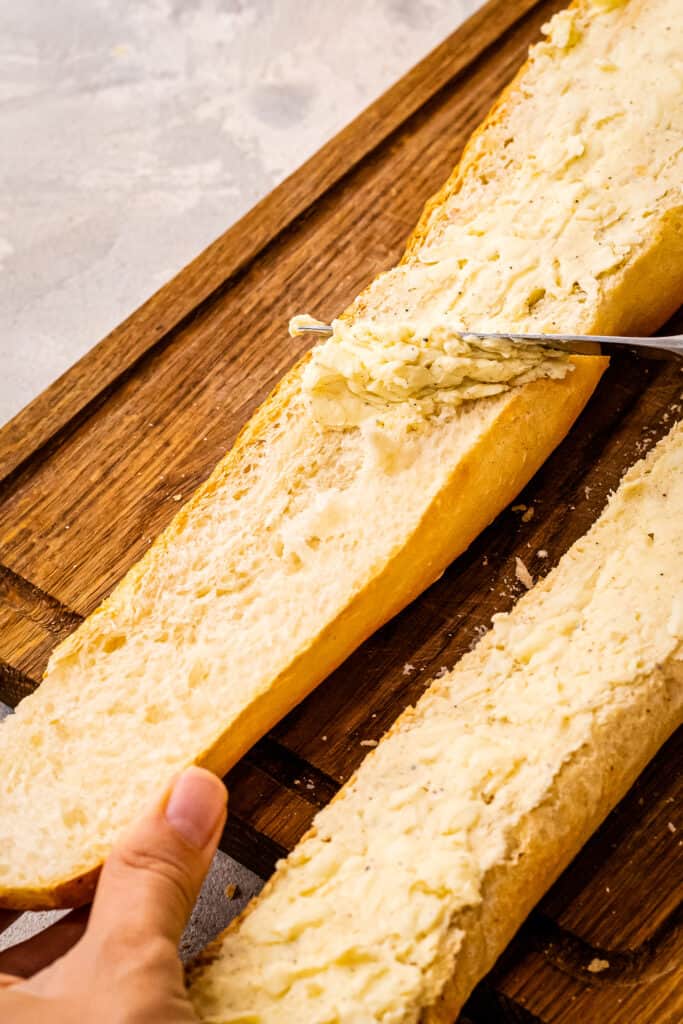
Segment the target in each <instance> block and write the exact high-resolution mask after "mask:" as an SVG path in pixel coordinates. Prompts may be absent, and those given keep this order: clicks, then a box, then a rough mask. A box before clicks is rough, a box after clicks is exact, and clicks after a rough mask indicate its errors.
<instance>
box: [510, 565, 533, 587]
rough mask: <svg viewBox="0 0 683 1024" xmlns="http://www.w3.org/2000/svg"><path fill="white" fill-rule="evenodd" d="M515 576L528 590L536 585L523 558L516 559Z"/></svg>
mask: <svg viewBox="0 0 683 1024" xmlns="http://www.w3.org/2000/svg"><path fill="white" fill-rule="evenodd" d="M515 576H516V577H517V579H518V580H519V582H520V583H521V584H522V586H524V587H526V589H527V590H531V588H532V587H533V585H534V578H533V576H532V575H531V573H530V572H529V570H528V569H527V567H526V566H525V564H524V562H523V561H522V559H521V558H519V557H517V558H515Z"/></svg>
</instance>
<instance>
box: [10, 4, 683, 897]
mask: <svg viewBox="0 0 683 1024" xmlns="http://www.w3.org/2000/svg"><path fill="white" fill-rule="evenodd" d="M665 25H668V26H670V27H671V29H672V30H671V31H670V32H668V33H667V32H665V31H663V29H664V27H665ZM680 28H681V17H680V10H679V6H678V2H677V0H651V2H648V3H646V2H645V0H630V2H629V3H628V4H626V5H624V4H616V5H615V4H614V3H608V2H606V0H603V2H598V0H581V2H579V3H578V4H577V5H575V7H574V8H573V9H572V10H571V11H570V12H569V13H567V12H565V13H564V14H562V15H560V16H559V17H558V18H556V19H554V21H553V22H552V27H551V28H550V29H549V30H548V31H549V35H548V39H547V40H546V41H545V42H544V43H542V44H540V45H539V46H538V47H537V48H536V49H535V50H534V51H533V52H532V55H531V58H530V61H529V63H528V64H527V65H526V66H525V68H524V69H523V70H522V71H521V72H520V74H519V75H518V77H517V78H516V80H515V81H514V82H513V84H512V86H511V87H510V88H509V90H508V91H507V92H506V93H505V94H504V95H503V97H502V98H501V100H500V101H499V103H498V104H497V105H496V107H495V108H494V110H493V111H492V113H491V115H490V116H489V118H488V119H487V121H486V122H485V123H484V125H483V126H482V128H481V129H480V130H479V131H478V133H477V134H476V135H475V136H474V138H473V140H472V142H471V143H470V145H469V146H468V148H467V150H466V152H465V154H464V156H463V159H462V161H461V163H460V165H459V166H458V168H457V170H456V172H455V174H454V176H453V177H452V179H451V180H450V181H449V183H448V184H447V185H446V186H445V188H444V190H443V191H442V192H441V193H440V194H439V195H438V196H437V197H436V198H435V199H434V200H432V201H431V203H430V204H429V205H428V207H427V209H426V211H425V214H424V216H423V218H422V220H421V222H420V224H419V226H418V229H417V231H416V233H415V234H414V236H413V238H412V239H411V241H410V242H409V244H408V249H407V252H406V255H405V257H404V259H403V261H402V263H401V264H400V265H399V267H398V268H395V269H394V270H393V271H389V272H388V273H387V274H385V275H382V276H381V277H380V278H379V279H378V280H377V281H376V282H375V283H374V284H373V285H371V286H370V288H369V289H368V290H367V292H365V293H363V295H361V296H360V297H359V299H358V300H357V301H356V302H355V303H354V304H353V305H352V306H351V307H350V308H349V310H348V311H347V312H346V313H345V314H344V315H343V316H342V318H341V319H342V321H344V322H347V323H353V322H355V320H357V319H358V318H361V317H362V318H366V319H367V318H372V317H376V318H379V319H387V318H391V316H392V315H393V316H394V318H396V317H399V316H404V315H406V310H407V311H408V313H410V312H411V311H413V312H414V313H415V314H416V315H419V317H420V318H423V317H424V316H426V315H428V314H429V313H430V311H431V312H440V311H441V309H442V307H443V306H444V305H446V306H447V307H448V312H449V315H450V316H451V318H452V319H454V320H458V321H460V322H462V323H463V324H467V325H470V326H474V325H476V324H481V325H486V326H490V325H497V326H500V327H508V328H511V327H520V328H531V327H533V326H537V327H540V328H542V327H547V326H549V325H553V324H555V323H557V324H558V325H561V326H562V327H563V328H564V329H567V330H570V329H575V330H595V331H601V332H606V333H608V332H610V331H618V332H628V331H638V332H643V333H646V332H648V331H651V330H653V329H654V328H656V327H657V326H658V325H659V324H660V323H662V322H663V321H664V320H665V319H666V317H667V316H668V315H669V314H670V313H671V312H672V311H673V310H674V309H675V308H676V306H677V305H678V303H679V301H680V294H681V285H682V284H683V259H682V256H683V230H682V220H683V213H682V204H681V197H680V170H681V150H680V136H681V131H680V129H681V124H680V119H681V110H680V104H678V103H676V102H672V96H673V95H674V85H675V83H678V84H679V85H680V67H681V65H680V56H679V54H680V52H681V47H680V45H679V43H680ZM600 62H602V64H601V63H600ZM603 65H604V67H603ZM633 67H636V68H637V69H638V72H637V76H636V75H635V74H634V72H633ZM596 68H598V69H599V74H598V71H596ZM677 96H678V94H677V93H676V95H675V97H674V99H676V98H677ZM577 132H578V133H579V134H580V137H581V143H580V144H579V142H576V141H572V140H573V139H574V136H575V135H576V134H577ZM579 150H580V151H579ZM615 150H616V151H618V160H615V159H614V158H613V155H614V152H615ZM539 153H541V154H542V158H539ZM546 210H547V211H550V212H549V213H548V215H547V216H545V214H544V211H546ZM453 232H454V234H453ZM535 282H536V283H535ZM541 291H542V295H541ZM604 365H605V363H604V360H602V359H586V358H584V359H576V360H574V361H573V363H572V366H573V370H572V372H569V373H567V374H566V375H565V376H564V377H563V378H562V379H559V380H554V379H553V380H551V379H540V380H536V381H533V382H531V383H529V384H524V385H523V386H518V387H513V388H510V389H509V390H507V391H504V392H503V393H501V394H500V395H497V396H494V397H491V398H487V399H481V400H477V401H473V402H466V403H463V404H461V405H459V406H457V407H448V406H444V407H440V406H438V407H437V408H436V409H434V410H433V411H432V412H431V413H430V414H429V415H425V416H423V417H421V418H420V419H418V420H417V421H415V420H410V421H406V422H404V421H403V420H402V418H401V416H400V414H399V415H397V416H395V415H386V416H385V415H384V413H382V414H381V415H378V416H377V417H375V418H371V419H370V420H368V421H365V422H364V423H363V424H362V425H360V426H353V425H346V426H344V425H342V426H341V427H339V428H335V429H326V428H325V427H324V426H321V425H320V422H319V420H318V419H317V418H316V416H315V410H314V408H313V406H312V404H311V401H310V395H308V393H307V391H306V389H305V388H303V387H302V374H303V373H304V371H305V366H306V361H304V363H303V364H300V365H299V366H297V367H295V368H294V370H292V371H291V373H290V374H288V375H287V377H286V378H285V379H284V380H283V381H282V383H281V384H280V386H279V387H278V388H277V389H276V390H275V392H274V393H273V394H272V395H271V397H270V398H269V399H268V400H267V401H266V403H265V404H264V406H263V407H262V408H261V409H260V410H259V411H258V412H257V414H256V415H255V416H254V417H253V419H252V420H251V421H250V423H249V424H248V425H247V426H246V428H245V429H244V431H243V433H242V434H241V435H240V437H239V438H238V440H237V442H236V444H235V446H234V448H233V449H232V451H231V452H230V453H229V454H228V455H227V456H226V457H225V459H224V460H223V461H222V462H221V463H220V464H219V466H218V467H217V469H216V470H215V472H214V473H213V475H212V476H211V477H210V479H209V480H208V481H207V483H206V484H205V485H204V486H203V487H202V488H200V490H199V491H198V492H197V494H196V495H195V496H194V497H193V498H192V500H191V501H190V502H189V503H188V505H187V506H185V507H184V508H183V509H182V510H181V511H180V513H179V515H178V516H177V517H176V518H175V520H174V521H173V522H172V523H171V525H170V526H169V528H168V529H167V530H166V531H165V532H164V534H162V536H161V537H160V538H159V539H158V541H157V542H156V543H155V544H154V545H153V546H152V548H151V549H150V551H149V552H148V553H147V555H146V556H145V557H144V558H143V559H142V560H141V562H140V563H139V564H138V565H136V566H134V567H133V569H132V570H131V571H130V572H129V573H128V575H127V576H126V577H125V578H124V580H123V581H122V582H121V583H120V584H119V586H118V587H117V588H116V589H115V590H114V591H113V593H112V594H111V596H110V597H109V598H108V599H107V600H106V601H105V602H104V603H103V604H102V606H101V607H100V608H99V609H97V610H96V611H95V612H94V613H93V614H92V615H91V616H90V617H89V618H88V619H87V620H86V621H85V622H84V623H83V624H82V625H81V626H80V627H79V629H78V630H76V632H75V633H74V634H73V635H72V636H71V637H70V638H69V639H67V640H66V641H65V642H64V643H63V644H61V645H60V646H59V647H58V648H57V649H56V651H55V652H54V654H53V656H52V658H51V660H50V663H49V665H48V668H47V671H46V674H45V678H44V680H43V683H42V685H41V687H40V688H39V690H38V691H37V692H36V694H34V695H33V696H31V697H29V698H27V699H26V700H25V701H23V702H22V703H21V704H20V706H19V708H18V710H17V713H16V715H14V716H10V717H9V718H8V719H6V720H5V721H4V723H3V724H2V726H0V906H9V907H16V908H32V907H33V908H38V907H49V906H71V905H76V904H78V903H82V902H84V901H85V900H87V899H88V898H89V896H90V894H91V892H92V888H93V885H94V881H95V878H96V875H97V871H98V869H99V866H100V864H101V862H102V860H103V859H104V857H106V855H107V852H108V851H109V849H110V847H111V844H112V842H113V841H114V840H115V838H116V837H117V835H118V834H119V833H120V831H121V829H122V828H123V827H124V826H125V825H126V824H127V823H128V822H129V821H130V820H131V819H132V818H133V817H134V816H135V814H136V813H137V811H138V809H139V807H140V806H141V804H142V803H143V802H144V801H145V800H146V799H148V798H149V797H150V796H151V794H152V793H154V792H157V791H158V789H159V787H160V786H161V785H162V784H163V783H164V781H165V780H166V779H167V778H168V777H169V776H170V775H172V774H173V773H174V772H176V771H178V770H179V769H181V768H182V767H184V766H185V765H188V764H190V763H193V762H196V763H200V764H204V765H206V766H208V767H210V768H212V769H213V770H215V771H216V772H220V773H223V772H225V771H226V770H227V769H228V768H229V767H230V766H231V765H232V764H233V763H234V762H235V761H236V760H237V759H238V758H239V757H240V756H241V755H242V754H243V753H244V751H245V750H246V749H247V748H248V747H249V746H250V745H251V744H252V743H253V742H254V741H255V739H256V738H257V737H258V736H260V735H261V734H262V733H263V732H265V731H266V730H267V729H268V728H269V727H270V726H271V725H273V723H274V722H275V721H277V720H278V719H279V718H280V717H281V716H282V715H283V714H285V713H286V712H287V711H288V710H289V709H290V708H291V707H292V706H294V705H295V704H296V703H297V702H298V701H299V700H301V699H302V698H303V697H304V696H305V695H306V694H307V693H309V692H310V690H311V689H312V688H313V687H314V686H315V685H316V684H317V683H318V682H319V681H320V680H321V679H322V678H324V676H325V675H327V674H328V673H329V672H330V671H331V670H332V669H333V668H334V667H335V666H336V665H338V664H339V663H340V662H341V661H342V660H343V659H344V658H345V657H346V656H347V655H348V654H349V653H350V652H351V651H352V650H353V649H354V648H355V647H356V646H357V645H358V644H359V643H361V642H362V641H363V640H364V639H365V638H366V637H367V636H368V635H369V634H370V633H372V632H373V631H374V630H375V629H376V628H377V627H379V626H380V625H381V624H382V623H383V622H384V621H386V620H387V619H388V618H389V617H391V616H392V615H393V614H395V613H396V612H397V611H398V610H399V609H400V608H401V607H403V606H404V605H405V604H406V603H407V602H409V601H410V600H411V599H412V598H413V597H415V596H416V595H417V594H419V593H420V592H421V591H422V590H423V589H424V588H425V587H427V586H428V585H429V584H430V583H431V582H432V581H433V580H435V579H436V578H437V577H438V576H439V575H440V574H441V573H442V571H443V570H444V568H445V567H446V566H447V565H448V563H449V562H450V561H451V560H452V559H453V558H454V557H455V556H456V555H458V554H459V553H460V552H461V551H463V550H464V548H466V547H467V545H468V544H469V543H470V542H471V541H472V539H473V538H474V537H475V536H476V535H477V534H478V533H479V532H480V531H481V529H482V528H483V527H484V526H486V525H487V524H488V523H489V522H490V521H491V520H492V519H493V518H494V517H495V515H496V514H497V513H498V512H499V511H500V510H501V509H502V508H503V507H504V506H505V504H506V503H507V502H509V501H510V500H511V499H512V498H513V497H514V496H515V494H516V493H517V492H518V491H519V490H520V488H521V487H522V486H523V485H524V484H525V483H526V481H527V480H528V479H529V478H530V477H531V475H532V474H533V473H534V471H535V470H536V469H537V468H538V466H539V465H540V464H541V463H542V462H543V460H544V459H545V458H546V457H547V456H548V454H549V453H550V452H551V451H552V449H553V448H554V447H555V446H556V445H557V444H558V442H559V441H560V440H561V439H562V437H563V436H564V435H565V433H566V432H567V430H568V429H569V428H570V426H571V424H572V423H573V421H574V419H575V418H576V416H577V415H578V413H579V412H580V410H581V408H582V407H583V406H584V404H585V402H586V401H587V400H588V398H589V396H590V394H591V392H592V391H593V389H594V387H595V385H596V384H597V381H598V379H599V377H600V375H601V373H602V371H603V369H604Z"/></svg>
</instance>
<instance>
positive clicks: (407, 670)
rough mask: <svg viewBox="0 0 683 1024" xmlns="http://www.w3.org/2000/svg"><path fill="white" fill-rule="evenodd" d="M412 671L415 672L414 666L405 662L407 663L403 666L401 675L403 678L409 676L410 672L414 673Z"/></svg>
mask: <svg viewBox="0 0 683 1024" xmlns="http://www.w3.org/2000/svg"><path fill="white" fill-rule="evenodd" d="M414 671H415V666H414V665H411V664H410V662H409V661H407V662H406V663H405V665H404V666H403V675H404V676H409V675H410V673H411V672H414Z"/></svg>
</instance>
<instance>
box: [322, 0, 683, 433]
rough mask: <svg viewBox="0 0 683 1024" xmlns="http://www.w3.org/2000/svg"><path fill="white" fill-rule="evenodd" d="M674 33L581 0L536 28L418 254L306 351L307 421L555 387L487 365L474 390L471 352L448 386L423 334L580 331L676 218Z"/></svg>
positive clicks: (642, 16)
mask: <svg viewBox="0 0 683 1024" xmlns="http://www.w3.org/2000/svg"><path fill="white" fill-rule="evenodd" d="M681 22H682V19H681V5H680V0H657V2H655V3H648V2H646V0H590V2H588V0H587V2H586V3H584V4H582V5H578V6H576V7H572V8H570V9H569V10H566V11H562V12H560V13H559V14H558V15H556V16H555V17H554V18H553V19H552V20H551V21H550V22H549V23H548V25H546V26H545V28H544V32H545V35H546V39H545V40H544V41H543V42H542V43H539V44H538V45H537V46H536V47H534V48H533V49H532V52H531V58H530V59H531V63H530V66H529V68H528V69H527V71H526V72H525V75H524V78H523V80H522V84H521V85H520V87H519V88H521V89H522V90H523V91H524V101H523V102H522V103H518V102H516V101H515V99H514V93H513V98H512V99H511V100H509V101H507V102H506V103H504V104H503V107H502V109H501V112H500V113H499V115H498V117H497V118H496V120H495V121H494V123H493V124H491V125H490V126H489V127H488V129H487V130H486V132H484V133H483V134H480V135H477V136H475V137H474V139H473V141H472V142H471V144H470V147H469V150H468V156H467V158H466V161H467V163H466V170H465V172H464V173H463V175H462V177H461V178H460V180H459V181H458V183H457V185H456V186H454V187H453V188H452V190H451V193H450V195H449V196H448V198H446V200H445V202H444V204H442V205H439V206H437V208H436V210H435V212H434V213H433V214H432V215H431V217H429V218H428V220H427V222H426V226H425V230H424V235H423V238H422V240H421V242H420V244H419V245H418V246H417V247H415V248H413V249H412V250H411V251H410V253H409V255H408V257H407V258H406V259H405V260H404V261H403V262H402V263H400V264H399V265H398V266H396V267H394V268H393V269H391V270H389V271H387V272H386V273H385V274H383V275H381V276H380V277H379V278H378V279H377V280H376V281H375V282H373V284H372V285H371V286H370V287H369V289H367V290H366V292H365V293H363V295H362V296H361V297H360V299H359V300H358V301H357V302H356V304H355V305H354V306H353V307H351V309H350V311H348V313H346V314H345V315H344V316H343V317H342V318H341V319H340V320H339V321H337V322H336V323H335V325H334V326H335V332H334V336H333V338H331V339H330V340H329V341H326V342H324V343H323V344H322V345H321V346H320V347H319V348H318V349H316V350H315V352H314V354H313V358H312V363H311V366H310V368H309V370H308V371H307V375H306V386H307V388H308V394H309V398H310V401H311V405H312V407H313V411H314V414H315V415H316V417H317V418H318V419H319V420H321V421H322V422H326V423H328V422H331V423H333V424H339V423H340V422H343V423H345V424H348V425H353V424H355V423H357V422H358V421H359V419H361V418H362V416H363V415H372V414H373V409H375V410H376V409H377V408H378V407H380V408H381V407H382V405H383V404H384V405H385V406H386V407H387V408H391V407H392V404H393V407H394V408H395V407H396V406H397V405H401V403H402V408H403V409H404V411H405V412H408V413H409V414H410V415H416V414H422V415H430V414H431V413H433V412H434V411H436V410H438V408H440V407H441V406H442V405H444V404H445V405H448V404H455V403H457V402H458V401H462V400H465V399H468V398H477V397H483V396H485V395H487V394H490V393H492V390H498V391H501V390H506V389H507V388H509V387H511V386H514V385H516V384H518V383H522V382H523V381H524V380H525V379H533V377H534V376H541V377H542V376H556V375H557V376H559V375H560V373H559V368H560V364H559V363H558V362H557V361H554V360H550V361H549V360H547V358H545V357H544V356H543V355H542V354H541V353H537V354H536V356H535V369H533V372H532V373H530V374H529V371H531V370H532V367H531V366H530V367H528V369H527V370H524V371H523V372H522V374H521V376H520V377H519V378H516V377H515V376H514V375H513V376H512V377H511V378H507V377H506V369H505V368H506V367H508V368H509V366H510V365H511V364H510V363H509V361H508V359H507V358H506V357H505V354H504V353H502V352H501V360H500V366H499V367H498V369H499V370H500V378H499V379H497V378H496V377H495V376H494V378H493V380H492V379H491V378H490V377H489V376H487V375H488V374H489V373H490V372H491V370H492V369H493V370H495V369H496V367H492V365H491V364H492V362H493V360H491V359H490V358H487V359H486V361H485V363H484V364H483V367H484V371H485V376H484V379H482V378H481V377H480V376H479V372H480V370H481V367H482V362H481V355H482V353H481V352H480V351H479V350H472V351H470V352H466V351H464V350H463V351H461V352H460V353H459V354H458V358H459V359H460V360H461V362H460V363H459V364H458V366H457V368H454V369H453V371H452V372H451V369H452V368H451V366H450V365H449V364H447V363H446V361H445V360H444V359H443V353H441V354H439V353H437V356H436V357H435V358H434V360H433V362H432V363H431V365H427V363H428V361H429V360H430V359H432V357H433V350H434V349H435V348H436V349H439V348H442V349H443V347H444V346H443V344H442V342H441V341H440V340H439V337H438V335H439V331H438V328H437V329H436V330H435V331H432V330H431V329H430V328H432V327H434V325H438V324H447V325H448V326H449V328H450V329H451V330H452V331H455V332H457V331H461V332H466V331H468V330H479V331H493V332H495V331H496V330H503V331H505V330H508V331H515V330H516V331H522V332H524V331H539V332H552V333H561V332H563V331H567V330H574V331H577V332H581V333H590V332H591V331H593V330H594V329H595V324H594V322H593V320H594V313H593V311H594V310H595V309H596V307H598V308H599V306H600V304H601V303H602V301H603V297H604V296H605V295H606V293H607V292H608V291H609V289H610V288H612V287H614V286H615V285H616V284H617V283H618V282H619V280H620V277H621V273H622V271H623V270H624V269H625V268H626V267H627V265H628V264H629V261H632V260H634V259H635V258H637V256H638V253H639V252H640V251H641V247H642V243H643V242H644V241H645V240H647V239H648V238H649V237H650V232H651V230H652V217H653V216H657V217H661V216H662V215H663V214H664V213H665V211H667V210H673V209H675V208H680V207H682V206H683V192H682V188H681V182H682V181H683V103H682V102H681V96H682V95H683V39H682V38H681V37H682V34H683V33H682V25H681ZM536 82H542V87H539V88H536ZM548 96H551V97H552V103H553V106H552V109H548ZM607 330H609V327H607ZM423 337H427V338H428V339H429V341H428V342H427V343H422V338H423ZM491 355H492V353H487V357H488V356H491ZM467 360H469V368H468V369H465V363H466V362H467ZM544 360H545V361H544ZM432 367H433V372H432V369H431V368H432ZM344 381H346V385H347V386H346V388H345V387H344V386H343V383H344ZM477 384H481V385H482V387H481V388H478V387H477V386H476V385H477ZM349 395H351V396H352V397H351V398H349ZM359 399H362V401H364V402H365V403H366V404H367V405H368V406H369V407H370V408H369V409H367V408H366V409H365V411H364V412H362V410H361V407H360V403H359ZM326 400H327V408H326V406H325V402H326ZM374 414H375V415H376V412H375V413H374Z"/></svg>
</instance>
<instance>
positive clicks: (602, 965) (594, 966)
mask: <svg viewBox="0 0 683 1024" xmlns="http://www.w3.org/2000/svg"><path fill="white" fill-rule="evenodd" d="M608 967H609V960H601V959H600V957H598V956H594V957H593V959H592V960H591V962H590V963H589V965H588V970H589V971H590V972H591V974H600V972H601V971H606V970H607V968H608Z"/></svg>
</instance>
